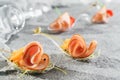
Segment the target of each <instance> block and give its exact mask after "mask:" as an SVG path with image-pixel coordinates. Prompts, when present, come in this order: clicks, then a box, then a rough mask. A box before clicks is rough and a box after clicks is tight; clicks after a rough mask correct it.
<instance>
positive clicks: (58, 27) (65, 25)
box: [48, 12, 75, 32]
mask: <svg viewBox="0 0 120 80" xmlns="http://www.w3.org/2000/svg"><path fill="white" fill-rule="evenodd" d="M74 22H75V18H73V17H72V16H70V15H69V14H68V13H67V12H65V13H63V14H62V15H61V16H59V17H58V18H57V19H56V20H55V21H54V22H52V23H51V24H50V26H49V28H48V29H49V30H51V31H54V32H63V31H67V30H68V29H70V28H72V26H73V24H74Z"/></svg>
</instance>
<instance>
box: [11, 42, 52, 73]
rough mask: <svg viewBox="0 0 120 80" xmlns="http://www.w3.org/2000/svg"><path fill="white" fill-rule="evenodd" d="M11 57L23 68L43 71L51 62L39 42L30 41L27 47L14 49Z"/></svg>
mask: <svg viewBox="0 0 120 80" xmlns="http://www.w3.org/2000/svg"><path fill="white" fill-rule="evenodd" d="M9 59H10V61H11V62H13V63H15V64H16V65H17V66H18V67H19V68H20V69H21V70H29V71H43V70H45V69H46V68H47V67H48V65H49V62H50V59H49V56H48V55H47V54H45V53H43V48H42V46H41V44H40V43H39V42H30V43H29V44H27V45H26V46H25V47H23V48H21V49H18V50H16V51H13V52H12V54H11V56H10V58H9Z"/></svg>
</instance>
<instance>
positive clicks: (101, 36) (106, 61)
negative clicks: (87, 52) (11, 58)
mask: <svg viewBox="0 0 120 80" xmlns="http://www.w3.org/2000/svg"><path fill="white" fill-rule="evenodd" d="M85 7H86V6H82V5H72V6H69V7H65V8H61V9H60V10H61V12H64V11H67V12H69V13H70V14H71V15H73V16H74V17H75V18H77V17H78V15H79V14H80V12H81V11H82V10H83V9H85ZM108 7H109V8H110V9H113V11H114V16H113V17H112V18H111V19H110V20H109V22H108V23H107V24H91V23H87V22H85V23H83V22H82V21H80V20H79V21H78V22H77V23H76V24H75V26H74V28H73V29H72V30H70V31H67V32H64V33H60V34H51V35H54V36H57V37H59V38H61V39H63V40H64V39H65V38H69V37H71V36H72V35H73V34H75V33H78V34H81V35H82V36H84V38H85V40H86V42H87V43H89V42H90V41H91V40H93V39H95V40H97V41H98V47H97V50H99V49H100V50H101V55H100V56H99V57H97V58H95V59H91V60H88V61H87V62H83V61H76V60H73V59H71V58H70V57H67V56H65V55H64V54H63V52H62V51H60V50H59V49H58V47H57V46H56V45H54V44H53V42H52V41H50V40H49V39H48V38H46V37H44V36H41V35H33V33H32V30H33V29H34V28H35V27H38V26H41V27H42V29H46V28H47V27H48V25H49V23H50V22H52V21H53V20H54V19H55V18H57V16H58V15H57V14H56V13H55V11H54V10H52V11H50V12H49V13H46V14H44V16H42V17H40V18H39V19H34V20H30V21H28V22H27V23H26V25H25V27H24V29H23V30H22V31H20V32H19V33H17V34H16V35H14V36H12V37H11V39H10V40H9V41H8V42H7V44H8V46H9V47H11V48H12V49H18V48H20V47H22V46H24V45H26V44H27V43H29V42H30V41H39V42H40V43H41V44H42V45H43V48H44V52H46V53H48V54H49V55H51V57H53V58H52V61H53V62H54V63H55V64H56V65H57V66H59V67H61V68H62V69H64V70H65V71H66V72H67V75H64V74H63V73H62V72H60V71H58V70H55V69H53V70H50V71H49V72H47V73H45V74H34V75H24V76H23V78H22V79H23V80H44V79H45V80H120V44H119V42H120V17H119V14H120V9H119V3H114V2H113V3H111V4H109V5H108ZM87 14H89V15H93V11H92V10H89V11H87ZM57 42H58V41H57ZM0 63H2V64H3V62H0ZM2 64H1V65H2ZM3 66H5V65H3ZM19 75H20V73H10V74H6V73H2V72H0V80H2V79H4V80H19V79H18V76H19Z"/></svg>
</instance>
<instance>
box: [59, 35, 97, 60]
mask: <svg viewBox="0 0 120 80" xmlns="http://www.w3.org/2000/svg"><path fill="white" fill-rule="evenodd" d="M96 47H97V42H96V41H95V40H93V41H91V43H90V45H89V46H87V45H86V42H85V40H84V38H83V37H82V36H80V35H78V34H75V35H73V36H72V37H71V38H70V39H66V40H65V41H64V43H63V44H62V46H61V48H62V49H63V50H64V51H66V53H67V54H68V55H70V56H71V57H73V58H87V57H89V56H90V55H91V54H93V52H94V51H95V49H96Z"/></svg>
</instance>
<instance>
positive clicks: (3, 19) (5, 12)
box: [0, 1, 51, 43]
mask: <svg viewBox="0 0 120 80" xmlns="http://www.w3.org/2000/svg"><path fill="white" fill-rule="evenodd" d="M28 7H29V9H28V10H27V11H23V10H22V9H21V8H20V7H19V6H17V5H16V4H15V3H12V2H8V1H7V2H6V1H1V2H0V41H1V42H4V43H5V42H7V41H8V40H9V39H10V37H11V35H13V34H16V33H17V32H19V31H20V30H21V29H23V27H24V25H25V21H26V19H31V18H33V17H38V16H41V15H43V13H44V12H48V11H49V10H50V9H51V8H50V7H49V6H48V5H45V4H38V5H36V6H35V7H30V6H28Z"/></svg>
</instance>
